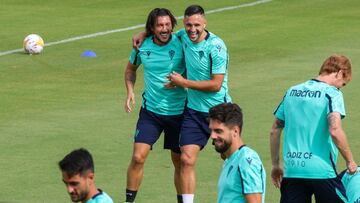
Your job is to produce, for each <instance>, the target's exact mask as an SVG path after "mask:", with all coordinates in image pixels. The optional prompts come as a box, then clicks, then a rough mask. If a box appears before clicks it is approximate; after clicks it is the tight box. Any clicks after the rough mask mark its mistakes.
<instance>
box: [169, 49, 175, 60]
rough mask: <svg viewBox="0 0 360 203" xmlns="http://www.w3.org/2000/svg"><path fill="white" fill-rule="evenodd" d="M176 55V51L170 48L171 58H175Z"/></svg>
mask: <svg viewBox="0 0 360 203" xmlns="http://www.w3.org/2000/svg"><path fill="white" fill-rule="evenodd" d="M174 55H175V51H174V50H170V51H169V57H170V60H172V59H173V58H174Z"/></svg>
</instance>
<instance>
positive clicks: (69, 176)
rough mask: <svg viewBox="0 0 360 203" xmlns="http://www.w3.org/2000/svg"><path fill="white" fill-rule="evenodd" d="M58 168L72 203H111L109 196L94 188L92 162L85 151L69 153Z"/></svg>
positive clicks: (79, 150)
mask: <svg viewBox="0 0 360 203" xmlns="http://www.w3.org/2000/svg"><path fill="white" fill-rule="evenodd" d="M59 168H60V170H61V172H62V177H63V182H64V183H65V185H66V189H67V192H68V193H69V195H70V198H71V200H72V201H73V202H82V203H85V202H86V203H113V201H112V199H111V198H110V196H109V195H107V194H106V193H105V192H103V191H102V190H100V189H98V188H97V187H96V186H95V180H94V178H95V177H94V176H95V174H94V162H93V158H92V156H91V154H90V153H89V151H87V150H86V149H83V148H80V149H76V150H74V151H72V152H70V153H69V154H68V155H66V156H65V157H64V158H63V159H62V160H61V161H60V162H59Z"/></svg>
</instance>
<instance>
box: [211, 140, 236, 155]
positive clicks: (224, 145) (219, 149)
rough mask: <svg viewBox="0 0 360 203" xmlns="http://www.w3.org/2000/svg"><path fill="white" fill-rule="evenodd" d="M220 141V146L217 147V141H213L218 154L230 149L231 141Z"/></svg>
mask: <svg viewBox="0 0 360 203" xmlns="http://www.w3.org/2000/svg"><path fill="white" fill-rule="evenodd" d="M221 141H222V144H221V145H218V144H216V142H219V141H215V140H214V145H215V150H216V151H217V152H219V153H220V154H222V153H224V152H226V151H227V150H228V149H229V148H230V146H231V144H232V142H231V141H226V140H223V139H222V140H221Z"/></svg>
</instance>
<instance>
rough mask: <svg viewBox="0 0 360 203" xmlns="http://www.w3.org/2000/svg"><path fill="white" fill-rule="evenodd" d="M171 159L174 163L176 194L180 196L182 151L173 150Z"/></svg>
mask: <svg viewBox="0 0 360 203" xmlns="http://www.w3.org/2000/svg"><path fill="white" fill-rule="evenodd" d="M171 160H172V162H173V165H174V169H175V170H174V185H175V188H176V194H177V195H178V196H179V195H181V194H182V192H181V186H180V153H176V152H173V151H171Z"/></svg>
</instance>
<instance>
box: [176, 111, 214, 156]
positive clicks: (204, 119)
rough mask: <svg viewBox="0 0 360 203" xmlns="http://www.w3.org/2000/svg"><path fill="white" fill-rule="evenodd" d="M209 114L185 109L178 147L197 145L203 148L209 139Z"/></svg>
mask: <svg viewBox="0 0 360 203" xmlns="http://www.w3.org/2000/svg"><path fill="white" fill-rule="evenodd" d="M208 117H209V114H208V113H204V112H199V111H195V110H193V109H190V108H187V107H185V110H184V121H183V124H182V126H181V133H180V146H184V145H192V144H194V145H199V146H200V148H201V149H202V148H204V146H205V145H206V144H207V142H208V140H209V138H210V128H209V118H208Z"/></svg>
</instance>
